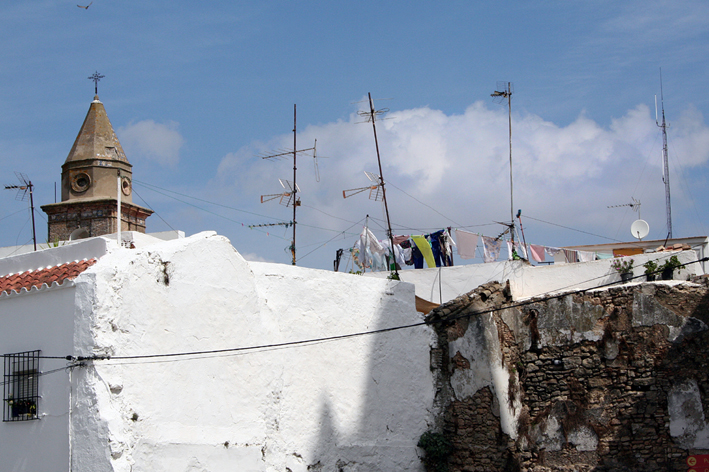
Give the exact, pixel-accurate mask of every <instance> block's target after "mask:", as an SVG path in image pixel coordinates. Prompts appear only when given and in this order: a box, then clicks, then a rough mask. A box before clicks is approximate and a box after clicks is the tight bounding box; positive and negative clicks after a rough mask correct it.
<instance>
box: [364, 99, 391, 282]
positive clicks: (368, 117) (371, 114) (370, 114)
mask: <svg viewBox="0 0 709 472" xmlns="http://www.w3.org/2000/svg"><path fill="white" fill-rule="evenodd" d="M367 96H368V97H369V111H365V110H360V111H359V112H357V114H358V115H359V116H362V117H364V118H365V121H366V122H371V123H372V130H373V131H374V145H375V147H376V149H377V162H378V163H379V175H378V176H377V177H378V178H379V187H380V188H381V191H382V201H383V202H384V211H385V212H386V217H387V232H388V233H389V242H390V243H391V256H392V259H393V260H394V274H396V279H397V280H398V279H399V271H398V269H397V268H396V256H395V254H396V253H395V252H394V234H393V233H392V232H391V220H390V219H389V206H388V205H387V194H386V189H385V188H384V174H383V173H382V159H381V156H380V155H379V140H378V139H377V125H376V121H377V116H379V115H382V114H384V113H386V112H388V111H389V109H388V108H384V109H381V110H375V109H374V102H373V101H372V94H371V93H368V94H367ZM372 175H374V174H372ZM367 177H368V178H369V175H367ZM370 180H371V179H370ZM370 195H371V193H370Z"/></svg>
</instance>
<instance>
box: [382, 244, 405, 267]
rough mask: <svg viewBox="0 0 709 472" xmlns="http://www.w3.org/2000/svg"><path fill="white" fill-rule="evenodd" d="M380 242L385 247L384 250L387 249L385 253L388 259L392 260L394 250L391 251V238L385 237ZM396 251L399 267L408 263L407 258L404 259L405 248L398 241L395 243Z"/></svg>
mask: <svg viewBox="0 0 709 472" xmlns="http://www.w3.org/2000/svg"><path fill="white" fill-rule="evenodd" d="M379 243H380V244H381V245H382V247H383V248H384V250H385V253H384V254H385V255H386V257H387V258H388V260H391V253H392V251H391V243H390V242H389V240H387V239H385V240H384V241H380V242H379ZM394 253H395V257H396V263H397V264H399V267H401V266H403V265H404V264H406V262H405V259H404V249H403V248H402V247H401V246H400V245H398V244H396V243H394Z"/></svg>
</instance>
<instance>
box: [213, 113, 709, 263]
mask: <svg viewBox="0 0 709 472" xmlns="http://www.w3.org/2000/svg"><path fill="white" fill-rule="evenodd" d="M388 117H389V118H391V119H389V120H383V121H379V122H377V134H378V138H379V148H380V152H381V156H382V166H383V172H384V177H385V180H386V181H387V182H389V183H390V185H387V196H388V200H389V209H390V214H391V220H392V226H393V227H395V228H396V229H395V232H397V233H399V234H421V233H425V232H430V231H433V230H434V229H436V228H442V227H444V226H449V225H451V226H457V227H461V226H472V225H491V226H487V227H482V228H481V229H479V230H475V231H480V232H482V233H483V234H488V235H493V234H497V233H498V232H499V231H500V229H501V227H500V226H499V225H496V224H495V223H494V222H496V221H507V220H508V219H509V215H510V200H509V198H510V197H509V195H510V183H509V148H508V124H507V112H506V110H505V109H504V108H502V107H500V108H493V109H490V108H488V106H487V105H486V104H484V103H482V102H477V103H474V104H472V105H471V106H469V107H468V108H467V109H466V110H465V112H464V113H463V114H462V115H446V114H444V113H443V112H441V111H439V110H433V109H430V108H427V107H424V108H418V109H413V110H402V111H396V112H392V113H390V114H389V116H388ZM359 121H361V118H360V117H358V116H356V115H354V114H353V115H352V116H351V117H350V119H349V120H348V121H338V122H335V123H328V124H324V125H317V126H308V127H307V128H306V129H305V131H303V132H302V133H301V134H299V135H298V143H303V144H302V147H303V148H305V147H310V146H312V142H313V140H314V139H315V138H317V140H318V155H322V156H328V158H327V159H321V160H320V163H319V166H320V175H321V179H320V182H316V181H315V178H314V172H313V163H312V158H310V157H304V156H301V157H299V158H298V184H299V187H300V188H301V193H300V197H301V199H302V206H301V207H300V208H299V209H298V222H299V223H300V224H301V225H300V226H299V228H300V229H299V230H298V232H299V235H300V236H299V237H298V238H299V239H298V241H299V247H301V248H303V249H301V252H300V254H301V255H302V254H303V253H304V252H309V251H311V250H312V249H313V248H314V247H317V244H316V243H321V242H324V241H326V240H328V239H329V238H331V237H334V238H336V240H335V241H334V242H332V243H329V246H328V249H326V250H325V252H327V253H328V257H329V253H330V252H333V251H334V249H336V247H347V246H348V245H349V244H351V241H350V239H352V240H354V238H353V237H352V236H350V235H349V234H350V233H357V232H359V231H360V230H361V223H357V224H355V225H352V223H353V222H355V223H356V222H358V221H362V220H363V219H364V217H365V215H367V214H369V215H370V216H371V217H372V218H373V219H375V221H371V220H370V221H371V224H372V227H373V229H374V230H375V234H377V235H378V236H380V237H381V238H384V234H385V233H384V231H383V227H384V223H383V221H384V220H385V217H384V214H383V211H382V208H381V206H380V203H378V202H374V201H371V200H369V199H368V198H367V193H366V192H364V193H362V194H359V195H356V196H353V197H351V198H348V199H343V198H342V191H343V190H345V189H352V188H358V187H364V186H366V185H368V184H369V181H368V180H367V179H366V178H365V176H364V175H363V172H362V171H363V170H367V171H371V172H376V173H378V165H377V158H376V151H375V147H374V138H373V134H372V127H371V124H357V123H358V122H359ZM673 136H674V137H673V139H672V143H673V146H674V147H675V148H677V149H682V150H683V152H685V153H687V154H691V159H687V160H684V161H683V166H685V170H690V168H691V167H692V166H695V167H696V166H706V164H707V161H709V128H707V125H706V124H705V123H704V121H703V117H702V116H701V115H700V114H699V113H697V112H696V110H693V109H689V110H688V111H687V112H685V113H684V114H683V115H682V118H681V119H680V120H678V121H677V122H676V123H675V124H674V125H673ZM291 146H292V136H290V135H283V136H279V137H276V138H274V139H273V140H272V142H270V143H266V144H263V143H259V144H254V145H253V146H249V147H246V148H243V149H240V150H238V151H236V152H234V153H231V154H229V155H227V156H225V157H224V158H223V160H222V162H221V164H220V166H219V174H218V177H217V185H216V187H218V188H220V189H221V192H222V194H223V195H224V196H225V198H229V199H231V201H239V202H242V203H241V204H240V205H239V206H242V207H243V206H244V205H250V204H249V203H248V202H253V206H250V207H249V208H250V209H252V211H256V212H259V213H261V214H270V215H274V216H273V217H274V219H282V220H290V218H291V217H292V209H290V208H289V209H286V208H284V207H282V206H280V205H278V202H277V201H272V202H268V203H265V204H263V205H259V204H258V195H259V194H261V195H263V194H270V193H277V192H280V191H281V188H280V186H279V185H278V181H277V179H278V178H286V179H289V180H290V179H292V175H293V174H292V172H293V171H292V169H293V161H292V158H290V157H288V158H286V159H284V160H282V161H276V162H269V161H264V160H262V159H260V158H258V155H259V154H260V153H261V152H267V150H269V149H271V150H275V149H288V148H289V147H291ZM299 147H300V144H299ZM661 148H662V140H661V134H660V130H659V128H658V127H657V126H656V124H655V117H654V115H652V114H651V111H650V110H649V109H648V107H647V106H645V105H639V106H637V107H636V108H633V109H631V110H629V111H628V112H627V113H625V115H623V116H622V117H620V118H617V119H615V120H613V121H612V123H611V124H610V125H609V126H607V127H603V126H601V125H599V124H598V123H596V122H595V121H593V120H591V119H589V118H588V117H586V116H585V115H584V114H581V115H580V116H579V117H578V118H577V119H576V120H575V121H573V122H572V123H570V124H569V125H568V126H558V125H556V124H554V123H551V122H549V121H545V120H544V119H542V118H540V117H539V116H536V115H529V114H527V115H518V114H514V113H513V119H512V155H513V175H514V199H515V212H516V210H517V209H522V210H523V214H524V215H529V216H531V217H536V218H539V219H542V220H545V221H550V222H554V223H557V224H561V225H564V226H567V227H571V228H578V229H582V230H585V231H587V232H592V233H594V234H600V235H603V236H608V237H611V238H620V239H628V237H629V236H628V235H629V233H628V234H626V233H627V231H626V229H627V228H626V226H627V227H628V228H629V226H630V222H631V221H632V219H633V214H632V212H630V213H628V212H626V211H624V210H623V209H619V210H618V209H609V208H608V206H612V205H619V204H624V203H630V202H631V197H635V198H638V199H640V200H641V202H642V215H641V216H642V217H643V218H644V219H646V220H648V221H649V222H650V225H651V230H652V229H653V228H654V229H655V233H654V234H651V237H656V238H658V239H659V238H661V237H663V236H664V235H663V234H662V232H663V228H664V220H665V215H664V187H663V185H662V181H661V173H662V171H661V168H660V165H661V159H660V155H661V154H660V153H661ZM234 189H237V190H234ZM227 195H229V196H228V197H227ZM684 204H686V202H684V203H683V202H682V201H680V200H679V199H678V198H676V199H675V203H674V205H675V207H680V206H682V205H684ZM679 213H680V212H679V211H678V212H677V214H678V215H679ZM442 215H445V216H442ZM678 218H679V216H678ZM264 221H266V220H264ZM264 221H258V222H264ZM323 228H325V229H330V230H332V231H325V230H323ZM525 230H526V231H527V235H526V236H527V242H530V240H531V242H536V243H538V244H550V245H556V244H562V243H563V244H576V243H578V235H570V238H571V239H568V238H567V239H565V240H563V241H562V240H559V238H558V233H559V229H558V227H557V228H555V227H549V226H544V225H540V224H535V223H534V222H533V221H530V220H527V222H526V223H525ZM338 231H340V232H342V231H344V232H345V233H341V234H339V235H338ZM286 236H287V235H286ZM566 236H567V237H569V234H568V232H567V233H566ZM348 238H349V239H348ZM555 238H556V239H555ZM593 242H608V241H607V240H595V241H593ZM335 246H336V247H335ZM306 247H307V249H306ZM326 264H329V263H328V262H323V266H327V265H326ZM306 265H307V263H306Z"/></svg>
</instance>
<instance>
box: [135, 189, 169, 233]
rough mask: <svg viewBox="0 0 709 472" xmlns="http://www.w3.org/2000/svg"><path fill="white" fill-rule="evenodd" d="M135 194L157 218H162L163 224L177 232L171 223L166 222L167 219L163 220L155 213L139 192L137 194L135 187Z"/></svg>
mask: <svg viewBox="0 0 709 472" xmlns="http://www.w3.org/2000/svg"><path fill="white" fill-rule="evenodd" d="M133 193H135V194H136V195H137V196H138V198H140V200H141V201H142V202H143V203H145V206H147V207H148V208H150V209H151V210H153V213H154V214H155V215H157V217H158V218H160V219H161V220H162V222H163V223H165V224H166V225H167V227H168V228H170V229H171V230H173V231H176V230H175V228H173V227H172V226H171V225H170V223H168V222H167V221H165V218H163V217H162V216H161V215H160V213H158V212H157V211H155V210H154V209H153V207H151V206H150V204H148V202H146V201H145V199H144V198H143V197H142V196H141V195H140V194H139V193H138V192H136V190H135V186H134V187H133Z"/></svg>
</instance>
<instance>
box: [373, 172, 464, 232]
mask: <svg viewBox="0 0 709 472" xmlns="http://www.w3.org/2000/svg"><path fill="white" fill-rule="evenodd" d="M386 183H387V184H389V185H391V186H392V187H394V188H395V189H397V190H398V191H400V192H401V193H403V194H404V195H407V196H408V197H409V198H412V199H414V200H415V201H417V202H419V203H420V204H421V205H423V206H425V207H427V208H430V209H431V210H433V211H435V212H436V213H438V214H439V215H441V216H442V217H443V218H445V219H447V220H449V221H452V222H453V223H455V224H456V226H460V224H459V223H456V222H455V221H453V219H452V218H449V217H447V216H446V215H444V214H443V213H441V212H440V211H438V210H436V209H435V208H433V207H432V206H431V205H427V204H426V203H424V202H422V201H421V200H419V199H418V198H416V197H414V196H413V195H410V194H408V193H407V192H406V191H404V190H403V189H400V188H399V187H397V186H396V185H394V184H393V183H392V182H391V181H387V182H386Z"/></svg>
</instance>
